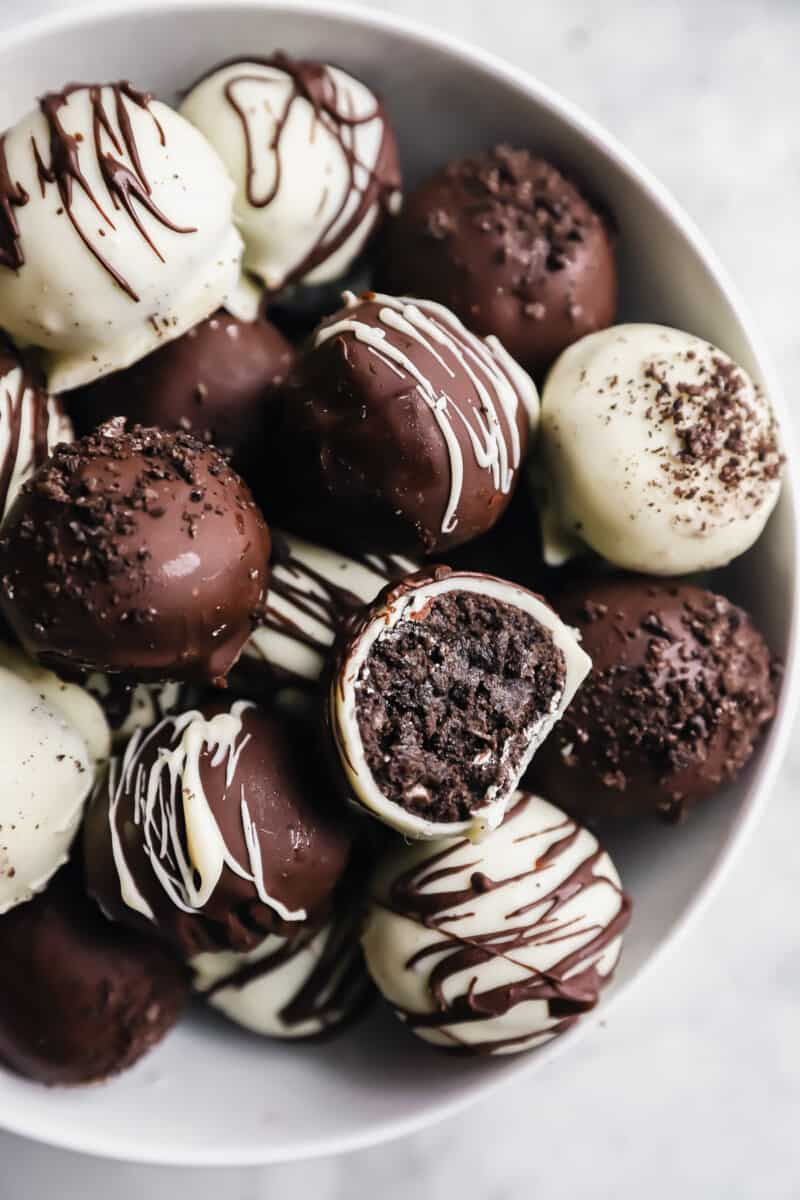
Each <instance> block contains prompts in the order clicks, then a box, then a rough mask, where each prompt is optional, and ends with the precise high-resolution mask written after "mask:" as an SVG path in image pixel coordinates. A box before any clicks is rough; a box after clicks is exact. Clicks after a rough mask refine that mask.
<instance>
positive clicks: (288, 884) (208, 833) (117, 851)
mask: <svg viewBox="0 0 800 1200" xmlns="http://www.w3.org/2000/svg"><path fill="white" fill-rule="evenodd" d="M317 757H318V756H317ZM350 842H351V839H350V832H349V827H348V823H347V821H346V819H345V820H343V818H342V814H341V813H340V812H339V810H338V806H336V805H334V804H332V802H331V795H330V788H329V787H328V785H327V783H326V780H325V779H324V777H323V776H322V775H321V773H320V772H319V770H318V767H317V766H316V765H315V758H314V754H313V747H312V748H310V747H309V741H308V733H307V731H306V730H305V728H303V727H301V726H298V725H295V724H294V723H290V722H289V721H288V720H287V719H286V718H283V717H278V716H276V715H274V714H271V713H268V712H266V711H265V710H263V709H260V708H258V707H257V706H256V705H255V704H251V703H249V702H247V701H242V700H235V701H232V702H230V703H228V704H227V705H222V704H217V705H212V706H210V707H204V708H203V709H202V710H193V709H189V710H188V711H185V712H182V713H180V714H177V715H174V716H167V717H164V718H163V719H162V720H161V721H159V722H158V723H157V724H156V725H153V726H152V727H151V728H150V729H148V730H141V729H140V730H137V731H136V732H135V733H134V734H133V736H132V737H131V739H130V741H129V742H128V744H127V747H126V748H125V751H124V753H122V754H119V755H118V756H116V757H115V758H112V760H111V763H110V766H109V770H108V772H107V773H106V775H105V776H104V777H103V778H102V779H101V780H99V782H98V783H97V785H96V787H95V791H94V794H93V796H92V799H91V801H90V804H89V810H88V812H87V816H86V822H85V838H84V857H85V861H86V872H87V881H88V887H89V892H90V894H91V895H92V896H94V898H95V899H96V900H97V901H98V903H99V904H100V907H101V908H102V909H103V911H104V912H105V913H106V915H107V916H109V917H111V918H112V919H114V920H118V921H122V922H123V923H125V924H128V925H132V926H133V927H135V928H140V929H144V930H149V931H151V932H154V933H157V934H159V935H160V936H162V937H164V938H166V939H168V940H169V941H171V942H173V943H174V944H175V945H176V946H177V947H178V949H179V950H180V952H181V953H182V954H183V955H184V956H185V957H187V958H191V957H193V956H195V955H197V954H200V953H204V952H207V951H220V950H234V951H249V950H253V949H254V948H255V947H256V946H258V945H259V944H260V943H261V942H262V941H263V940H264V938H265V936H266V935H267V934H272V933H275V934H279V935H280V936H281V937H283V938H291V937H293V936H296V935H297V934H299V933H300V932H305V931H307V929H308V928H309V926H310V925H312V924H314V923H316V922H317V921H318V920H324V918H325V917H326V916H327V913H328V908H329V905H330V899H331V895H332V892H333V890H334V888H335V886H336V884H337V882H338V880H339V877H340V875H341V874H342V872H343V870H344V868H345V866H346V863H347V860H348V858H349V854H350Z"/></svg>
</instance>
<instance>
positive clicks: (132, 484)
mask: <svg viewBox="0 0 800 1200" xmlns="http://www.w3.org/2000/svg"><path fill="white" fill-rule="evenodd" d="M269 551H270V540H269V531H268V529H267V526H266V524H265V522H264V519H263V517H262V516H261V513H260V512H259V510H258V509H257V508H256V505H255V503H254V502H253V499H252V497H251V495H250V492H249V490H248V489H247V487H246V485H245V484H244V483H243V482H242V480H241V479H240V478H239V476H238V475H236V474H234V473H233V471H231V469H230V467H229V466H228V464H227V462H226V461H225V459H224V458H223V457H222V456H221V455H220V454H219V452H218V451H216V450H215V449H213V447H210V446H205V445H203V444H202V443H201V442H199V441H197V440H196V439H195V438H193V437H190V436H189V435H188V434H184V433H164V432H162V431H161V430H158V429H145V428H141V427H138V426H136V427H134V428H133V429H132V430H131V431H130V432H125V430H124V421H122V419H119V420H115V421H112V422H109V423H108V424H107V425H104V426H103V427H102V428H101V429H100V430H98V432H97V433H95V434H91V435H89V436H87V437H85V438H82V439H81V440H80V441H78V442H75V443H74V444H73V445H71V446H65V445H61V446H58V447H56V449H55V451H54V453H53V455H52V457H51V458H50V459H49V461H48V462H47V463H45V464H44V466H42V467H41V468H40V469H39V470H38V471H37V473H36V474H35V475H34V477H33V478H32V479H31V480H30V481H29V482H28V483H27V484H26V485H25V486H24V488H23V489H22V492H21V493H20V495H19V496H18V498H17V500H16V501H15V503H14V505H13V507H12V509H11V511H10V512H9V514H8V517H7V518H6V522H5V524H4V526H3V530H2V536H0V604H1V605H2V609H3V612H4V614H5V616H6V619H7V620H8V622H9V624H10V625H11V627H12V628H13V629H14V632H15V633H16V634H17V636H18V637H19V639H20V641H21V642H22V643H23V645H24V646H25V647H26V648H27V649H28V650H29V652H30V653H32V654H33V655H34V656H35V657H36V658H38V659H40V660H41V661H43V662H45V663H47V664H48V665H50V666H53V667H55V668H58V667H68V668H71V669H73V670H75V669H88V670H98V671H105V672H110V673H121V674H127V675H129V676H133V677H134V678H136V679H137V680H148V679H151V680H152V679H193V680H197V681H199V682H211V681H219V680H222V679H223V678H224V676H225V675H226V674H227V672H228V671H229V670H230V668H231V666H232V665H233V663H234V662H235V661H236V659H237V658H238V656H239V653H240V651H241V649H242V647H243V645H244V643H245V642H246V641H247V639H248V637H249V636H250V633H251V631H252V629H253V627H254V625H255V623H256V621H257V619H258V617H259V616H260V614H261V611H262V608H263V603H264V598H265V595H266V586H267V577H268V565H267V564H268V559H269Z"/></svg>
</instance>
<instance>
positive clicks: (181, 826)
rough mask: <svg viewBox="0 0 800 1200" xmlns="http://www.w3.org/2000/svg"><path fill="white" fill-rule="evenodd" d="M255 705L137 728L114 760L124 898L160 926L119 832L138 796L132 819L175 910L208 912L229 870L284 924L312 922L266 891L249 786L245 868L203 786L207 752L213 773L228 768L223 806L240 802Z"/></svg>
mask: <svg viewBox="0 0 800 1200" xmlns="http://www.w3.org/2000/svg"><path fill="white" fill-rule="evenodd" d="M252 707H254V706H253V705H252V704H250V703H249V702H248V701H243V700H237V701H236V702H235V703H234V704H232V705H231V708H230V712H227V713H217V714H216V715H215V716H213V717H211V718H210V719H206V718H205V717H204V716H203V714H202V713H200V712H197V711H193V710H190V711H189V712H185V713H182V714H181V715H180V716H174V717H167V718H165V719H164V720H163V721H160V722H159V723H158V724H157V725H154V726H153V727H152V728H151V729H149V730H147V731H142V730H137V731H136V732H135V733H134V735H133V737H132V738H131V740H130V742H129V743H128V746H127V748H126V750H125V753H124V755H123V757H122V761H121V764H120V763H119V760H117V759H114V760H112V762H111V765H110V768H109V772H110V773H109V780H108V796H109V824H110V829H111V845H112V852H113V856H114V864H115V866H116V870H117V875H118V877H119V882H120V893H121V896H122V899H123V900H124V902H125V903H126V904H127V905H128V907H129V908H131V909H133V910H134V911H135V912H139V913H141V914H142V915H143V916H145V917H147V918H148V920H151V921H154V920H155V916H154V913H153V910H152V908H151V906H150V904H149V903H148V901H147V900H146V899H145V897H144V896H143V895H142V893H141V891H140V889H139V887H138V885H137V883H136V880H135V879H134V876H133V873H132V872H131V870H130V867H129V865H128V863H127V860H126V857H125V850H124V847H123V844H122V839H121V837H120V832H119V827H118V819H117V810H118V807H119V803H120V800H121V798H122V796H123V795H125V794H130V793H131V792H132V793H133V798H134V799H133V820H134V823H135V824H136V825H137V826H138V828H139V831H140V836H141V838H142V845H143V849H144V852H145V854H146V855H147V857H148V860H149V862H150V866H151V869H152V871H153V874H154V875H155V877H156V879H157V880H158V882H159V883H160V885H161V887H162V888H163V889H164V892H165V893H166V895H167V896H168V897H169V899H170V900H171V901H172V903H173V904H174V905H175V907H176V908H179V909H180V910H181V911H182V912H185V913H196V912H199V911H201V910H202V909H203V908H204V907H205V905H206V904H207V903H208V901H209V899H210V897H211V895H212V893H213V892H214V889H215V888H216V886H217V883H218V882H219V879H220V876H221V875H222V872H223V870H224V868H225V867H227V868H228V869H229V870H231V871H233V873H234V874H235V875H238V876H239V878H240V879H244V880H246V881H248V882H249V883H252V885H253V887H254V888H255V890H256V893H257V895H258V898H259V900H261V901H262V903H264V904H267V905H269V907H270V908H273V909H274V910H275V912H276V913H278V915H279V916H280V917H282V918H283V919H284V920H286V921H302V920H304V919H305V917H306V911H305V909H295V910H292V909H289V908H287V907H286V906H285V905H284V904H282V903H281V901H280V900H278V899H276V898H275V897H274V896H270V895H269V894H268V892H267V889H266V885H265V882H264V872H263V863H262V858H261V845H260V842H259V839H258V832H257V828H256V825H255V821H254V820H253V816H252V814H251V812H250V809H249V806H248V803H247V796H246V793H245V788H244V785H243V784H241V785H240V787H239V789H238V792H239V794H238V803H239V806H240V811H241V819H242V830H243V836H244V841H245V845H246V847H247V864H246V865H245V864H243V863H240V862H239V861H238V860H237V859H236V858H235V857H234V855H233V854H232V853H231V851H230V848H229V847H228V845H227V843H226V841H225V839H224V837H223V835H222V831H221V830H220V827H219V824H218V822H217V819H216V817H215V815H214V811H213V808H212V806H211V804H210V802H209V799H208V796H207V795H206V792H205V788H204V787H203V780H202V774H201V758H202V757H203V755H204V754H205V755H206V756H207V762H208V766H209V767H211V768H212V769H213V768H217V767H221V766H222V765H223V764H224V766H225V791H226V795H225V798H224V800H223V802H225V801H228V802H235V795H236V786H235V785H236V774H237V770H238V766H239V759H240V757H241V754H242V752H243V750H244V748H245V746H246V745H247V743H248V741H249V740H250V735H249V734H247V733H245V732H244V729H243V721H242V717H243V714H244V713H245V712H246V710H247V709H248V708H252ZM166 726H171V727H172V735H171V739H170V741H171V745H170V747H169V748H166V747H162V748H161V749H160V750H159V753H158V756H157V758H156V760H155V762H154V763H153V764H152V766H151V767H150V768H149V769H147V768H145V766H144V764H143V762H142V759H143V755H144V753H145V751H146V750H147V748H148V747H149V746H150V745H151V743H152V742H153V740H158V739H159V737H160V735H161V734H162V733H163V731H164V728H165V727H166ZM182 830H185V833H184V832H182Z"/></svg>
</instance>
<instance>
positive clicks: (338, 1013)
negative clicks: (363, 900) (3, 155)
mask: <svg viewBox="0 0 800 1200" xmlns="http://www.w3.org/2000/svg"><path fill="white" fill-rule="evenodd" d="M359 915H360V909H356V910H354V911H352V912H342V913H338V914H336V915H334V916H333V917H332V918H331V919H330V920H329V921H328V922H327V923H326V924H325V925H323V926H322V928H320V929H317V930H314V929H310V930H303V931H302V933H300V934H298V935H296V936H295V937H293V938H291V939H287V938H284V937H280V936H278V935H277V934H269V935H268V936H267V937H266V938H265V940H264V941H263V942H262V943H261V945H260V946H257V947H256V949H255V950H251V951H250V952H249V953H245V954H237V953H235V952H232V951H222V952H217V953H214V952H210V951H209V952H206V953H204V954H198V955H197V956H196V957H195V958H194V959H193V960H192V963H191V966H192V967H193V968H194V971H195V980H194V986H195V988H196V989H197V991H199V992H200V993H202V994H203V995H204V996H205V997H206V999H207V1000H208V1003H209V1004H210V1005H212V1006H213V1007H214V1008H216V1009H218V1010H219V1011H220V1012H222V1013H224V1014H225V1016H226V1017H228V1018H229V1020H231V1021H234V1022H235V1023H236V1024H237V1025H242V1026H243V1027H244V1028H245V1029H249V1030H251V1031H252V1032H253V1033H258V1034H261V1035H262V1036H264V1037H276V1038H294V1039H299V1038H308V1037H318V1036H319V1035H320V1034H322V1033H328V1032H330V1031H331V1030H333V1029H335V1028H336V1027H338V1026H340V1025H342V1024H344V1023H345V1022H347V1021H348V1020H350V1019H351V1018H352V1017H354V1016H356V1015H357V1013H358V1012H359V1010H360V1009H361V1008H362V1007H363V1005H364V1003H365V1001H366V998H367V994H368V992H369V991H370V985H369V978H368V976H367V974H366V971H365V969H364V958H363V955H362V953H361V947H360V945H359V940H358V923H359Z"/></svg>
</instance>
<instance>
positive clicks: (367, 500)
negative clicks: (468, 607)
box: [267, 292, 538, 555]
mask: <svg viewBox="0 0 800 1200" xmlns="http://www.w3.org/2000/svg"><path fill="white" fill-rule="evenodd" d="M345 300H346V303H345V307H344V308H343V309H342V310H341V311H340V312H338V313H336V314H334V316H332V317H330V318H329V319H328V320H326V321H324V322H323V324H322V325H321V326H320V327H319V328H318V330H317V331H316V333H315V335H314V337H313V339H312V341H311V344H310V346H309V347H308V348H307V350H306V352H305V353H304V354H303V355H301V357H300V359H299V361H298V363H297V365H296V367H295V369H294V370H293V371H292V373H291V374H290V376H289V379H288V380H287V382H286V384H285V385H284V386H283V387H282V388H281V389H280V400H279V404H278V409H277V420H276V428H275V430H274V433H273V436H272V437H271V439H270V441H269V444H268V447H267V452H268V466H269V470H268V473H267V474H268V480H269V483H270V485H271V487H270V492H269V511H270V513H273V512H274V513H275V514H276V517H278V518H280V520H281V521H282V523H283V524H284V525H285V526H286V527H287V528H288V529H291V530H292V531H293V532H298V533H304V534H306V535H308V536H309V537H313V538H318V539H319V540H321V541H323V542H326V543H329V544H337V545H342V544H343V546H344V548H345V549H351V550H352V549H358V550H361V551H376V552H379V553H393V552H394V553H411V554H414V553H423V554H428V555H431V554H434V553H438V552H440V551H442V550H444V549H446V548H447V547H450V546H456V545H458V544H460V543H462V542H466V541H468V540H469V539H470V538H473V537H476V536H477V535H478V534H481V533H484V532H485V531H486V530H487V529H489V528H490V527H491V526H492V525H493V524H494V523H495V522H496V521H497V519H498V518H499V517H500V515H501V514H502V512H503V510H504V509H505V507H506V505H507V504H508V501H509V499H510V497H511V493H512V492H513V490H514V487H515V485H516V482H517V478H518V475H519V470H520V465H521V463H522V461H523V458H524V456H525V450H526V446H527V442H528V431H529V427H530V425H531V423H532V422H535V421H536V419H537V417H538V396H537V394H536V389H535V388H534V386H533V383H532V382H531V380H530V378H529V377H528V376H527V375H526V374H525V372H524V371H522V370H521V369H520V368H519V367H518V366H517V364H516V363H514V362H513V361H512V359H511V358H510V357H509V355H508V354H506V352H505V350H504V349H503V347H502V346H501V345H500V344H499V342H498V341H497V340H496V339H494V338H490V339H487V340H486V341H482V340H481V339H480V338H477V337H475V336H474V335H473V334H471V333H470V332H469V331H468V330H467V329H465V328H464V326H463V325H462V324H461V322H460V321H459V320H458V319H457V318H456V317H455V316H453V314H452V313H450V312H448V310H447V309H445V308H443V307H442V306H441V305H438V304H432V303H429V302H428V301H427V300H413V299H410V298H408V297H395V296H383V295H378V294H376V293H373V292H367V293H365V294H364V295H363V296H362V297H361V298H360V299H359V298H358V297H356V296H354V295H352V293H346V294H345Z"/></svg>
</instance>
